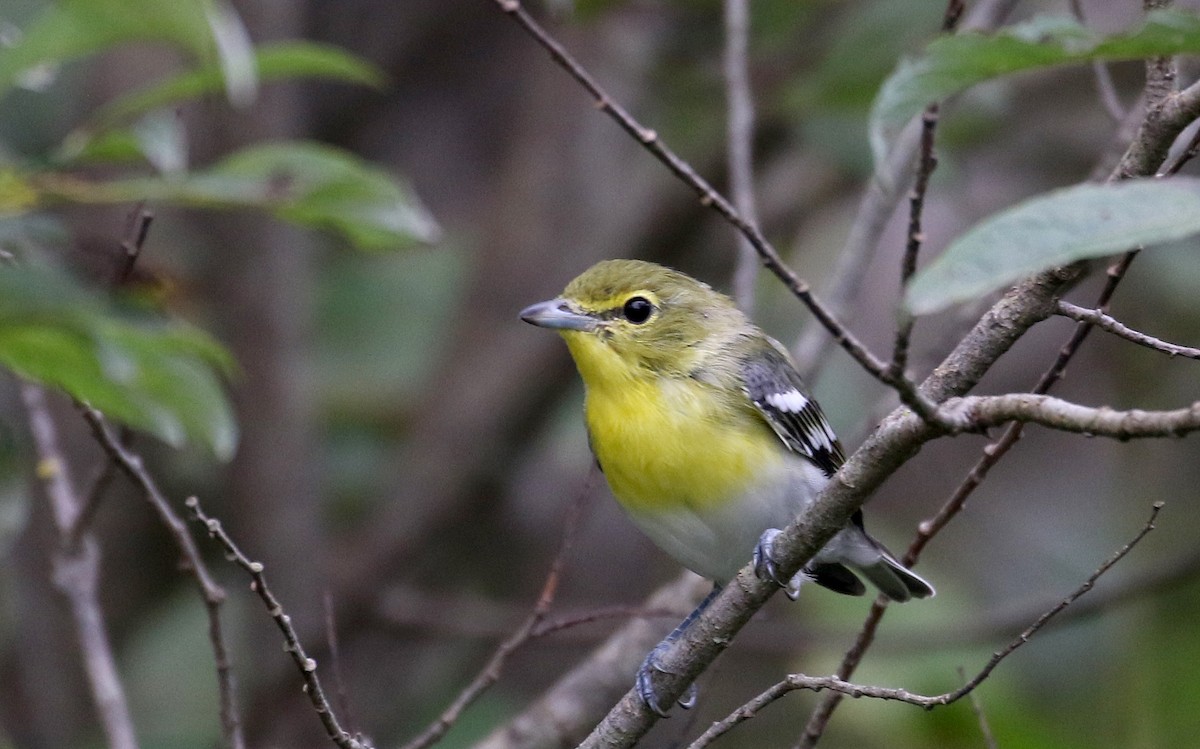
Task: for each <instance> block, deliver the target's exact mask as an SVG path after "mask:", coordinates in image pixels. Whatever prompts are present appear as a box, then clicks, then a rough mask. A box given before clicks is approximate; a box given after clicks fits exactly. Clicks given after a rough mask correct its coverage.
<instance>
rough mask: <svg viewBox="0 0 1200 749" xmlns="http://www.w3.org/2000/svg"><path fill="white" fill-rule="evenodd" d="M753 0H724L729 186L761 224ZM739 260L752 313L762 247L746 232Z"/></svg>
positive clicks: (738, 290) (737, 288) (741, 285)
mask: <svg viewBox="0 0 1200 749" xmlns="http://www.w3.org/2000/svg"><path fill="white" fill-rule="evenodd" d="M748 6H749V2H748V0H725V59H724V71H725V99H726V112H727V115H726V119H727V121H728V136H727V138H726V143H727V147H726V151H727V153H728V162H729V191H730V194H731V195H732V196H733V204H734V205H735V206H737V210H738V212H739V213H741V214H742V216H744V217H745V218H746V221H747V222H749V223H751V224H753V225H755V226H757V225H758V210H757V207H756V205H755V199H754V160H753V149H754V97H753V96H752V94H751V92H750V73H749V62H748V57H749V54H748V47H749V46H750V13H749V7H748ZM737 240H738V241H737V246H738V253H737V264H736V265H735V266H734V272H733V297H734V299H736V300H737V303H738V306H739V307H741V308H742V310H743V311H744V312H745V313H746V314H748V315H752V314H753V313H754V282H755V279H757V277H758V267H759V262H758V253H757V252H756V251H755V249H754V245H752V244H751V243H750V240H749V239H747V238H746V237H744V236H742V235H741V234H738V237H737Z"/></svg>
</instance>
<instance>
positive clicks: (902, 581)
mask: <svg viewBox="0 0 1200 749" xmlns="http://www.w3.org/2000/svg"><path fill="white" fill-rule="evenodd" d="M881 551H882V549H881ZM857 569H858V571H859V572H861V573H862V574H863V576H864V577H866V578H867V579H868V580H870V581H871V584H872V585H874V586H875V587H876V588H879V592H880V593H883V594H884V595H885V596H887V597H888V598H890V599H892V600H893V601H896V602H898V603H903V602H904V601H908V600H910V599H913V598H929V597H930V596H932V595H934V593H935V592H936V591H934V589H933V586H932V585H930V584H929V582H928V581H926V580H925V578H923V577H921V576H920V575H918V574H917V573H915V572H913V571H912V570H910V569H908V568H907V567H905V566H904V565H902V564H900V563H899V562H897V561H896V560H895V559H893V558H892V555H891V554H888V553H887V552H886V551H883V553H882V554H880V556H879V561H878V562H876V563H874V564H870V565H865V566H862V567H858V568H857Z"/></svg>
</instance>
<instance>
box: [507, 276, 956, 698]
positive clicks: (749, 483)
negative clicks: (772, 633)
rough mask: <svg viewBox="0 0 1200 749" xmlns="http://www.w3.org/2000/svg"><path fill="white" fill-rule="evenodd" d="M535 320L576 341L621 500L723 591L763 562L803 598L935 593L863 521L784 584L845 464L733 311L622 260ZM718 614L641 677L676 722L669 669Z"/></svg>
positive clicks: (790, 381) (531, 311) (824, 428)
mask: <svg viewBox="0 0 1200 749" xmlns="http://www.w3.org/2000/svg"><path fill="white" fill-rule="evenodd" d="M521 319H522V320H524V321H526V322H528V323H532V324H534V325H538V326H541V327H544V328H553V329H556V330H558V331H559V332H560V333H561V334H562V337H563V338H564V339H565V340H566V343H567V347H568V348H569V349H570V352H571V356H572V357H573V358H574V359H575V365H576V367H577V368H578V369H579V374H580V376H581V377H582V378H583V382H584V386H585V388H586V397H585V414H586V421H587V430H588V437H589V442H590V444H591V447H592V451H593V452H594V453H595V456H596V460H597V462H598V463H599V464H600V468H601V470H602V471H603V472H604V476H605V478H606V479H607V480H608V484H609V486H610V487H611V489H612V492H613V494H614V495H615V496H616V498H617V500H618V501H619V502H620V503H621V505H622V506H623V507H624V508H625V510H626V511H627V512H628V513H629V516H630V517H631V518H632V519H633V521H634V523H635V524H636V525H637V526H638V527H639V528H641V529H642V531H644V532H645V533H646V535H647V536H649V537H650V538H651V540H653V541H654V542H655V543H656V544H657V545H658V546H660V547H661V548H662V549H663V550H664V551H666V552H667V553H669V554H670V555H671V556H673V557H674V558H675V559H676V560H678V561H679V562H680V563H681V564H683V565H684V566H685V567H687V568H688V569H691V570H692V571H694V572H696V573H698V574H700V575H702V576H704V577H706V578H709V579H710V580H712V581H713V582H714V584H715V587H714V592H715V591H716V590H719V588H720V586H721V585H723V584H724V583H726V582H728V581H729V580H730V579H731V578H732V577H733V576H735V575H736V574H737V572H738V570H739V569H741V567H742V565H743V564H745V563H746V561H747V558H748V557H749V556H750V554H751V552H753V555H754V560H755V569H756V570H757V572H758V573H759V575H760V576H761V577H765V578H767V579H771V580H774V581H775V582H777V583H779V584H780V585H781V586H783V587H784V588H786V589H787V590H788V593H789V595H790V596H791V597H793V598H794V597H795V595H796V593H797V592H798V590H799V584H800V582H801V581H802V580H806V579H807V580H812V581H814V582H816V583H817V584H818V585H822V586H824V587H826V588H829V589H831V590H834V591H837V592H838V593H845V594H848V595H862V593H863V592H865V590H866V588H865V586H864V585H863V583H862V581H861V580H859V578H858V577H857V576H856V575H855V574H854V573H855V572H857V573H860V574H861V575H862V576H863V577H865V578H866V579H867V580H869V581H870V582H871V583H872V584H873V585H874V586H875V587H877V588H878V589H879V590H880V591H881V592H882V593H883V594H884V595H885V596H887V597H888V598H890V599H892V600H893V601H907V600H909V599H910V598H913V597H916V598H925V597H927V596H931V595H933V593H934V590H933V586H931V585H930V584H929V583H928V582H926V581H925V580H923V579H922V578H921V577H920V576H918V575H917V574H915V573H914V572H912V571H911V570H909V569H906V568H905V567H904V566H903V565H902V564H900V562H898V561H897V560H896V559H895V558H894V557H893V556H892V554H891V553H889V552H888V551H887V549H885V548H884V547H883V545H881V544H880V543H879V542H878V541H876V540H875V539H874V538H872V537H871V536H869V535H868V534H867V532H866V530H865V529H864V528H863V520H862V513H861V511H860V512H856V513H855V514H854V516H853V518H851V521H850V522H849V523H848V524H847V525H846V527H845V528H844V529H842V530H841V531H840V532H838V534H837V535H836V536H834V537H833V539H832V540H831V541H830V542H829V543H828V544H827V545H826V546H825V547H824V548H823V549H822V550H821V551H820V552H819V553H818V554H817V555H816V557H814V558H813V559H812V561H810V562H809V563H808V565H807V566H806V567H805V568H804V569H803V570H801V572H800V573H798V574H797V575H796V576H795V578H793V579H792V580H780V579H779V574H778V571H777V570H776V566H775V563H774V562H773V560H772V552H771V543H772V540H773V538H774V537H775V536H776V535H777V534H778V532H779V531H778V529H779V528H782V527H784V526H786V525H787V524H788V523H790V522H791V521H792V520H793V519H794V518H795V517H796V516H797V515H799V514H800V513H801V512H802V511H803V510H804V509H805V508H806V507H807V506H808V505H809V504H810V503H811V502H812V500H813V498H814V497H815V496H816V494H817V492H819V491H820V490H821V488H822V487H823V486H824V485H825V484H826V482H828V480H829V477H830V476H832V475H833V473H834V471H836V470H837V469H838V467H839V466H841V464H842V462H843V461H844V459H845V458H844V454H843V452H842V446H841V444H840V443H839V442H838V439H837V437H836V436H835V435H834V433H833V430H832V429H831V428H830V427H829V424H828V422H827V421H826V420H825V415H824V414H822V413H821V409H820V407H819V406H818V405H817V402H816V401H815V400H813V398H812V397H811V396H810V395H809V394H808V393H807V392H806V390H805V387H804V383H803V382H802V381H801V379H800V375H799V374H798V373H797V372H796V368H795V366H794V365H793V364H792V361H791V358H790V356H789V355H788V353H787V351H786V349H784V348H783V346H781V345H780V344H779V343H778V342H777V341H775V340H774V339H772V338H770V337H769V336H767V335H766V334H765V333H763V332H762V330H760V329H759V328H758V327H757V326H755V325H754V324H753V323H752V322H750V320H749V318H747V317H746V315H745V314H743V313H742V312H741V310H739V309H738V308H737V306H736V305H735V304H734V303H733V300H732V299H730V298H729V297H727V296H725V295H724V294H721V293H718V292H716V291H714V290H713V289H711V288H710V287H709V286H708V285H706V284H703V283H701V282H699V281H697V280H695V279H694V278H691V277H690V276H687V275H684V274H683V273H680V272H678V271H675V270H672V269H670V268H665V267H663V266H660V265H655V264H654V263H648V262H643V261H639V260H606V261H603V262H600V263H597V264H596V265H594V266H592V267H591V268H590V269H588V270H587V271H585V272H584V273H583V274H582V275H580V276H579V277H578V278H576V279H575V280H574V281H572V282H571V283H570V284H568V285H567V288H566V289H565V290H564V291H563V294H562V296H560V297H558V298H556V299H551V300H549V301H545V302H541V303H538V304H535V305H532V306H530V307H528V308H526V309H525V310H524V311H523V312H521ZM712 597H713V596H712V595H710V596H709V598H708V599H706V601H705V603H707V602H708V601H709V600H711V599H712ZM704 605H705V604H703V603H702V604H701V606H700V608H698V609H697V610H696V612H694V613H693V614H692V616H690V617H688V619H687V620H685V621H684V623H683V624H681V625H680V627H678V628H677V629H676V631H675V632H673V633H672V634H671V635H670V636H668V638H667V640H664V642H663V643H662V644H661V645H660V646H659V647H658V648H656V649H655V651H654V652H652V653H651V654H650V656H649V657H647V659H646V662H645V663H644V664H643V666H642V669H641V671H640V672H639V674H638V692H639V694H640V695H641V696H642V699H643V700H644V701H645V702H646V703H647V705H648V706H649V707H650V708H651V709H653V710H654V711H656V712H658V713H660V714H661V713H663V712H664V709H663V706H662V705H660V704H659V702H658V700H657V698H656V697H655V695H654V690H653V686H652V683H651V676H652V672H653V671H654V670H661V668H659V667H658V666H657V664H656V658H657V656H658V654H659V653H661V652H662V650H663V649H664V648H665V647H666V646H668V645H669V644H670V643H671V642H672V641H673V640H674V639H676V638H677V637H678V636H679V635H680V634H681V633H682V631H683V628H685V627H686V626H687V625H688V624H689V623H690V622H691V621H692V620H693V619H694V618H695V617H696V616H698V615H699V613H700V611H701V610H703V607H704ZM693 700H694V692H691V693H689V696H688V697H687V698H686V699H685V700H684V701H682V702H681V704H684V705H685V706H689V703H690V702H691V701H693Z"/></svg>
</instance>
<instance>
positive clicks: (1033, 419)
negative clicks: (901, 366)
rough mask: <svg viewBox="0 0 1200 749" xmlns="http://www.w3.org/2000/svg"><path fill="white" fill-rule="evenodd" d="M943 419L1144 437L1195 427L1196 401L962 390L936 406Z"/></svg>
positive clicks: (980, 426)
mask: <svg viewBox="0 0 1200 749" xmlns="http://www.w3.org/2000/svg"><path fill="white" fill-rule="evenodd" d="M938 410H939V411H942V412H943V413H945V414H946V417H947V419H949V420H950V421H956V422H959V423H963V424H966V425H968V427H967V428H968V429H969V430H970V431H978V430H986V429H989V428H991V427H995V426H1000V425H1001V424H1005V423H1007V422H1009V421H1023V422H1028V423H1033V424H1041V425H1042V426H1045V427H1050V428H1052V429H1059V430H1062V431H1064V432H1074V433H1076V434H1084V435H1087V436H1089V437H1112V438H1113V439H1118V440H1129V439H1139V438H1144V437H1182V436H1183V435H1185V434H1188V433H1190V432H1194V431H1197V430H1200V401H1196V402H1195V403H1193V404H1192V405H1190V406H1188V407H1186V408H1179V409H1176V410H1173V411H1143V410H1141V409H1138V408H1134V409H1130V410H1128V411H1116V410H1114V409H1111V408H1108V407H1104V406H1102V407H1100V408H1091V407H1089V406H1081V405H1079V404H1077V403H1071V402H1070V401H1065V400H1062V399H1061V398H1054V397H1052V396H1049V395H1034V394H1032V393H1010V394H1008V395H987V396H967V397H965V398H955V399H951V400H949V401H947V402H945V403H943V404H942V405H941V406H940V407H939V409H938Z"/></svg>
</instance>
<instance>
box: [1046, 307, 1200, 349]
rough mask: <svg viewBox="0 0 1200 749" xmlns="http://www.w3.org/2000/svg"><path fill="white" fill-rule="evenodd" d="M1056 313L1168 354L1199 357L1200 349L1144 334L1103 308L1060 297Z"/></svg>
mask: <svg viewBox="0 0 1200 749" xmlns="http://www.w3.org/2000/svg"><path fill="white" fill-rule="evenodd" d="M1058 314H1059V315H1061V316H1062V317H1066V318H1070V319H1072V320H1075V321H1077V322H1085V323H1088V324H1089V325H1095V326H1096V327H1097V328H1100V329H1101V330H1103V331H1104V332H1106V333H1112V334H1113V335H1115V336H1118V337H1120V338H1124V339H1125V340H1127V341H1132V342H1133V343H1136V344H1137V345H1139V346H1145V347H1146V348H1150V349H1154V350H1155V351H1161V352H1163V353H1164V354H1167V355H1168V356H1182V357H1185V358H1187V359H1200V349H1198V348H1192V347H1191V346H1180V345H1178V344H1175V343H1168V342H1167V341H1164V340H1162V339H1161V338H1155V337H1154V336H1150V335H1146V334H1145V333H1141V332H1138V331H1136V330H1134V329H1133V328H1131V327H1129V326H1128V325H1125V324H1124V323H1122V322H1120V321H1119V320H1117V319H1116V318H1114V317H1112V316H1111V315H1106V314H1105V313H1104V312H1103V310H1099V309H1087V308H1085V307H1079V306H1077V305H1074V304H1071V303H1070V302H1064V301H1062V300H1061V299H1060V300H1059V302H1058Z"/></svg>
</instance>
